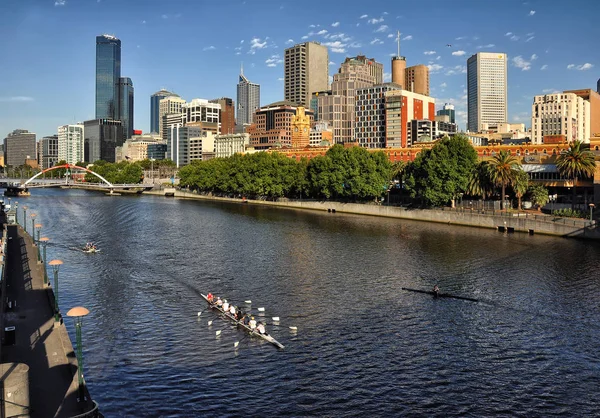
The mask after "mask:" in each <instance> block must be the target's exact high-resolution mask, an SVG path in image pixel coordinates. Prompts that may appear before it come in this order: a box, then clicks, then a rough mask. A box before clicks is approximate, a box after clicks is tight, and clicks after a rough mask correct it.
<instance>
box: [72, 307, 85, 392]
mask: <svg viewBox="0 0 600 418" xmlns="http://www.w3.org/2000/svg"><path fill="white" fill-rule="evenodd" d="M89 313H90V311H88V310H87V309H86V308H84V307H83V306H77V307H75V308H71V309H69V312H67V316H70V317H72V318H75V338H76V341H77V383H78V384H77V394H78V396H77V402H81V401H87V399H86V397H85V382H84V380H83V344H82V343H81V326H82V325H83V317H84V316H86V315H87V314H89Z"/></svg>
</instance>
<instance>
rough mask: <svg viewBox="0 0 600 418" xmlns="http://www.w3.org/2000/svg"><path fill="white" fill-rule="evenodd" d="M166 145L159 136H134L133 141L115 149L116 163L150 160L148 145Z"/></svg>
mask: <svg viewBox="0 0 600 418" xmlns="http://www.w3.org/2000/svg"><path fill="white" fill-rule="evenodd" d="M165 143H166V142H165V141H163V140H162V139H161V137H160V136H159V135H154V134H146V135H134V136H132V137H131V139H128V140H127V141H125V142H124V143H123V145H122V146H120V147H116V148H115V162H117V163H118V162H121V161H124V160H127V161H131V162H134V161H142V160H145V159H147V158H148V145H150V144H165Z"/></svg>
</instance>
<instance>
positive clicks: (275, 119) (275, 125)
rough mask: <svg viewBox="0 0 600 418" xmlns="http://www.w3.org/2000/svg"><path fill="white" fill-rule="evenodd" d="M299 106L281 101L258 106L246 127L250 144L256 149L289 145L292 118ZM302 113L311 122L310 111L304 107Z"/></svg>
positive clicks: (311, 115) (290, 143)
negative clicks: (252, 120)
mask: <svg viewBox="0 0 600 418" xmlns="http://www.w3.org/2000/svg"><path fill="white" fill-rule="evenodd" d="M300 107H302V106H296V105H295V104H293V103H291V102H288V101H281V102H276V103H272V104H270V105H268V106H265V107H262V108H260V109H259V110H258V111H257V112H256V113H255V115H254V123H253V124H252V126H250V127H249V128H248V133H249V134H250V146H251V147H253V148H254V149H256V150H265V149H269V148H271V147H275V146H277V147H291V146H292V118H293V117H294V116H295V115H296V110H297V109H298V108H300ZM303 110H304V109H303ZM304 114H305V116H307V117H308V118H309V120H310V124H312V122H313V117H314V116H313V113H312V111H310V110H308V109H306V110H304Z"/></svg>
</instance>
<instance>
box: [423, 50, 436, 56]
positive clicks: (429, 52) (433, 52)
mask: <svg viewBox="0 0 600 418" xmlns="http://www.w3.org/2000/svg"><path fill="white" fill-rule="evenodd" d="M423 54H425V55H435V54H436V52H435V51H425V52H423Z"/></svg>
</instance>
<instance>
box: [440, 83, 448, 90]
mask: <svg viewBox="0 0 600 418" xmlns="http://www.w3.org/2000/svg"><path fill="white" fill-rule="evenodd" d="M440 87H441V88H443V89H445V88H446V87H448V85H447V84H446V83H442V84H440Z"/></svg>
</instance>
